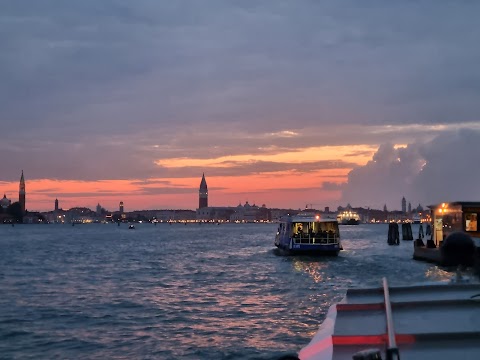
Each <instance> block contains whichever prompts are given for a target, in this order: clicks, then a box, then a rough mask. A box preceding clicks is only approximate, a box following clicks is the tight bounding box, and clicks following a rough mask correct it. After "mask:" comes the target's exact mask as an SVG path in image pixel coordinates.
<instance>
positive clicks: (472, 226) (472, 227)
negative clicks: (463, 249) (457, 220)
mask: <svg viewBox="0 0 480 360" xmlns="http://www.w3.org/2000/svg"><path fill="white" fill-rule="evenodd" d="M465 231H478V230H477V214H476V213H465Z"/></svg>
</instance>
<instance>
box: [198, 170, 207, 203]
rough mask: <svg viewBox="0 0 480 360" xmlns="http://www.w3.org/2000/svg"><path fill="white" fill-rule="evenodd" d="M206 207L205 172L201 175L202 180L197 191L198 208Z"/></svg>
mask: <svg viewBox="0 0 480 360" xmlns="http://www.w3.org/2000/svg"><path fill="white" fill-rule="evenodd" d="M204 207H208V188H207V182H206V181H205V174H203V175H202V182H201V183H200V190H199V191H198V208H199V209H201V208H204Z"/></svg>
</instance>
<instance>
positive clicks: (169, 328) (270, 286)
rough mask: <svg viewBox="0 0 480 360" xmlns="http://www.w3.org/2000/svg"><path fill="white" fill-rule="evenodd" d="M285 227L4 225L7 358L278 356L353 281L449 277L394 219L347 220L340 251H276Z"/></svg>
mask: <svg viewBox="0 0 480 360" xmlns="http://www.w3.org/2000/svg"><path fill="white" fill-rule="evenodd" d="M276 227H277V226H276V225H274V224H248V225H247V224H228V225H225V224H224V225H220V226H216V225H205V224H203V225H198V224H189V225H181V224H175V225H167V224H159V225H157V226H154V225H152V224H140V225H137V226H136V230H128V229H127V225H126V224H124V225H122V226H120V227H118V226H116V225H113V224H109V225H105V224H103V225H102V224H92V225H76V226H74V227H72V226H68V225H17V226H15V227H10V226H0V290H1V296H0V357H2V358H7V359H9V358H12V359H13V358H21V359H29V358H31V359H55V358H59V359H60V358H61V359H74V358H75V359H127V358H128V359H178V358H181V359H275V358H276V357H278V356H279V355H282V354H285V353H296V352H297V351H298V350H299V349H300V348H301V347H303V346H305V345H306V344H307V343H308V342H309V341H310V339H311V337H312V336H313V335H314V333H315V332H316V331H317V329H318V326H319V324H320V323H321V321H322V320H323V319H324V316H325V314H326V312H327V310H328V307H329V306H330V305H331V304H332V303H334V302H336V301H339V300H340V299H341V298H342V297H343V296H344V294H345V290H346V288H348V287H351V286H369V285H372V286H374V285H379V284H380V282H381V278H382V277H383V276H388V278H389V280H390V282H391V283H393V284H411V283H415V282H422V281H425V280H427V281H437V280H446V279H448V278H450V277H451V274H449V273H446V272H444V271H443V270H441V269H439V268H437V267H436V266H434V265H431V264H426V263H421V262H416V261H414V260H412V252H413V248H412V247H413V244H412V242H411V241H402V243H401V244H400V246H388V245H387V241H386V240H387V234H388V227H387V225H383V224H382V225H358V226H341V227H340V231H341V236H342V242H343V246H344V249H345V250H344V251H342V252H341V253H340V255H339V256H338V257H337V258H335V257H326V258H308V257H282V256H278V255H277V254H276V252H275V250H274V246H273V240H274V234H275V231H276ZM417 229H418V225H416V226H414V229H413V230H414V234H417V233H418V230H417Z"/></svg>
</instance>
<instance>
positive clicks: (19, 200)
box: [18, 170, 25, 214]
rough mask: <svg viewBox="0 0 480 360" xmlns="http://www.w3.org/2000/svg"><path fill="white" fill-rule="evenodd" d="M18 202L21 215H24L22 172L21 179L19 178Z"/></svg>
mask: <svg viewBox="0 0 480 360" xmlns="http://www.w3.org/2000/svg"><path fill="white" fill-rule="evenodd" d="M18 202H19V203H20V206H21V207H22V213H23V214H25V178H24V177H23V170H22V177H21V178H20V189H19V191H18Z"/></svg>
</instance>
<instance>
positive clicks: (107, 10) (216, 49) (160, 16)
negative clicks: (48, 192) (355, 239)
mask: <svg viewBox="0 0 480 360" xmlns="http://www.w3.org/2000/svg"><path fill="white" fill-rule="evenodd" d="M478 13H480V3H477V2H446V1H445V2H438V1H433V0H431V1H422V2H397V3H392V2H384V1H379V0H378V1H374V0H368V1H362V2H358V1H353V0H351V1H345V2H338V1H336V0H330V1H322V2H312V1H302V2H296V1H286V0H270V1H262V2H256V1H233V0H232V1H225V0H208V1H195V0H175V1H151V0H137V1H121V0H103V1H97V0H83V1H63V0H39V1H35V0H4V1H3V2H2V9H1V12H0V33H1V34H2V36H1V37H0V79H1V82H0V108H1V109H2V111H1V112H0V124H1V125H2V135H3V140H2V150H1V151H2V159H1V166H2V169H3V170H4V171H5V173H6V174H8V175H6V176H7V177H9V178H14V179H16V177H17V172H18V167H19V164H22V165H20V166H21V167H23V168H28V173H29V176H30V177H31V178H41V177H54V178H59V179H66V178H78V179H106V178H147V177H150V176H162V175H163V170H162V169H158V168H157V167H155V166H154V161H155V160H157V159H159V158H167V157H168V156H170V155H173V157H176V156H178V155H177V154H178V153H187V154H189V156H199V157H202V156H205V157H206V156H209V155H208V154H210V156H211V154H212V152H211V151H214V154H215V153H218V154H219V155H224V154H226V153H233V154H241V153H245V152H246V151H247V150H245V149H251V148H252V145H253V149H256V150H255V152H256V153H262V152H268V150H266V149H270V148H271V147H270V145H275V147H276V148H277V149H281V148H287V149H289V148H298V146H307V145H310V146H319V145H321V144H339V143H347V144H348V143H352V142H354V143H355V142H357V141H359V139H363V140H365V141H368V143H371V144H378V143H381V142H392V143H398V137H397V135H396V134H395V133H383V134H375V133H372V134H370V135H369V134H367V133H364V134H363V136H362V137H359V136H357V134H356V133H352V132H348V131H345V132H344V131H337V132H332V131H330V132H329V133H328V134H329V135H330V136H325V135H320V133H321V131H318V129H320V130H322V129H323V128H324V127H325V126H327V125H330V126H331V125H333V124H334V125H343V126H349V125H351V124H357V125H358V124H363V125H365V124H370V125H382V124H437V123H445V124H447V123H453V124H455V123H459V122H463V123H465V122H475V121H478V114H479V113H480V103H479V102H478V89H479V88H480V71H479V70H478V65H477V64H478V63H479V60H480V48H479V47H478V46H476V43H477V39H478V38H479V37H480V31H479V28H480V27H479V25H478V21H477V14H478ZM185 129H190V131H189V134H190V136H189V137H188V138H186V136H185V134H184V132H185ZM302 129H317V131H315V133H316V134H315V133H313V134H312V133H310V134H307V133H302V131H301V130H302ZM282 130H297V131H299V133H301V136H299V137H292V138H282V139H280V140H279V139H273V138H272V139H265V138H263V139H262V138H261V137H257V138H255V137H254V136H251V137H249V138H247V137H246V136H243V135H248V134H250V135H254V134H256V133H260V134H265V133H269V132H276V131H282ZM212 133H214V134H215V136H214V137H213V136H210V137H209V136H205V137H200V138H199V139H198V140H197V135H201V134H207V135H208V134H210V135H211V134H212ZM236 134H239V135H240V136H239V139H240V140H239V141H237V142H234V143H231V144H230V145H229V144H228V143H226V141H224V140H221V138H222V137H225V138H228V139H230V140H232V139H235V135H236ZM333 134H334V135H333ZM314 135H317V136H314ZM110 137H112V138H117V137H120V138H121V139H122V141H124V142H123V144H121V145H115V144H105V143H106V142H107V140H106V139H108V138H110ZM402 140H403V138H402ZM199 142H200V144H197V143H199ZM205 142H209V144H210V145H211V144H212V143H216V142H218V145H217V148H215V149H214V148H213V147H212V146H210V147H208V146H207V145H202V144H203V143H205ZM46 144H47V145H46ZM154 144H158V145H163V144H168V145H169V146H168V147H164V149H166V150H165V151H164V152H163V153H159V152H158V151H155V150H151V149H150V148H149V146H150V145H154ZM197 145H199V146H197ZM172 149H173V150H172ZM3 155H4V156H3ZM10 173H12V174H13V175H10ZM3 176H4V175H3V174H2V178H3Z"/></svg>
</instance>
